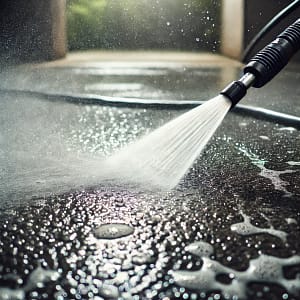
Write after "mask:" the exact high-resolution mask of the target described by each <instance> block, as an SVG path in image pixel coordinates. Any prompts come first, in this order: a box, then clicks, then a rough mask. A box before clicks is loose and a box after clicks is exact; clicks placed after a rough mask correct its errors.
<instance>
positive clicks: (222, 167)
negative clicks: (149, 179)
mask: <svg viewBox="0 0 300 300" xmlns="http://www.w3.org/2000/svg"><path fill="white" fill-rule="evenodd" d="M147 63H148V62H147ZM128 64H129V62H128ZM168 64H169V63H168ZM153 65H154V64H153ZM175 65H177V67H178V62H177V63H175ZM98 67H99V70H101V72H104V71H103V70H104V69H105V68H104V67H101V66H98ZM223 67H224V65H223ZM59 68H62V67H61V66H60V67H59ZM185 68H186V69H185V70H184V69H182V66H181V67H178V68H177V69H176V68H174V67H171V66H170V65H164V66H162V65H160V64H156V66H155V67H154V66H152V67H150V66H149V65H148V66H147V67H145V66H143V67H139V66H136V64H134V66H131V72H132V73H134V72H135V73H138V72H139V71H140V72H146V73H147V72H148V74H144V75H142V74H136V75H132V74H131V75H128V74H127V75H126V76H125V75H124V76H121V75H116V74H115V75H112V74H111V75H109V74H106V75H105V76H103V75H101V74H98V75H97V74H96V75H95V74H94V75H91V74H88V75H86V74H85V73H88V72H90V69H89V68H87V69H86V70H85V69H84V68H82V70H83V71H80V72H79V73H78V74H77V73H76V75H74V73H75V71H74V69H73V67H72V68H71V67H70V66H69V67H67V66H64V67H63V68H62V69H59V70H58V66H49V69H48V67H47V68H45V69H38V70H37V71H35V72H33V71H32V72H29V73H28V77H27V78H26V80H25V77H26V76H24V74H18V75H16V77H15V80H14V81H11V82H10V83H11V86H14V85H15V87H16V88H17V87H21V85H20V84H21V79H20V78H21V77H22V76H23V79H24V80H23V85H22V87H27V88H32V87H35V88H36V89H42V88H43V86H45V87H46V86H47V85H48V86H49V82H51V83H53V85H52V84H51V85H50V86H52V91H64V90H65V89H68V90H71V91H80V90H81V89H82V88H84V87H86V86H88V84H96V83H99V82H100V83H103V82H104V83H106V84H112V83H120V82H121V83H122V84H124V83H126V82H127V83H130V84H131V85H129V87H131V89H130V88H129V89H128V90H126V88H124V89H123V90H122V89H120V90H118V88H117V87H116V89H115V90H113V86H110V88H112V90H108V89H106V91H105V89H102V90H101V89H100V90H97V93H100V94H103V93H104V92H105V93H106V94H107V95H111V93H112V94H113V95H115V96H121V95H122V96H136V97H142V96H145V98H151V95H152V97H154V98H155V97H156V98H168V99H174V98H177V99H178V98H182V99H189V98H195V97H196V96H197V97H201V98H202V99H203V98H204V97H206V96H207V97H210V96H212V95H215V94H216V91H218V90H219V88H220V85H223V79H222V80H221V79H220V68H221V66H220V65H217V66H213V64H212V65H210V66H209V67H208V69H207V66H206V67H203V68H201V67H200V66H198V67H197V68H195V67H191V66H190V69H189V68H188V66H186V67H185ZM226 68H227V70H232V73H230V72H228V74H227V75H228V78H227V77H226V79H229V77H234V76H233V74H236V72H238V71H237V66H236V65H232V67H230V64H229V66H228V65H227V64H226ZM116 69H117V67H115V69H114V68H111V67H109V68H107V71H106V72H113V71H115V72H116ZM96 70H97V67H95V68H93V70H92V71H93V72H94V73H95V71H96ZM124 70H125V71H126V72H127V73H128V72H129V71H130V68H127V67H125V66H124V68H123V72H124ZM178 70H181V71H180V72H179V71H178ZM150 71H151V72H150ZM10 72H12V71H10ZM101 72H100V73H101ZM118 72H120V70H118ZM149 72H150V73H151V74H150V73H149ZM153 72H154V73H153ZM155 72H160V75H158V74H156V75H155ZM221 73H222V72H221ZM225 73H226V72H225ZM11 74H12V73H10V75H8V76H7V77H5V78H6V79H5V80H6V81H5V80H4V81H3V82H2V85H3V86H4V85H5V84H6V85H8V83H9V78H12V77H9V76H12V75H11ZM43 74H44V75H43ZM68 74H73V75H72V76H71V75H70V77H69V76H68ZM197 74H198V75H197ZM230 74H231V75H230ZM46 75H47V76H48V75H49V76H50V77H49V78H52V79H49V78H48V77H46ZM43 76H45V77H43ZM51 76H52V77H51ZM280 76H281V77H279V79H278V81H276V82H275V84H274V85H273V86H272V88H271V87H268V86H267V87H266V89H265V90H264V91H263V90H261V92H262V93H265V94H263V95H265V96H264V97H266V98H264V105H265V106H266V107H267V106H270V107H276V108H278V109H279V111H284V112H293V113H294V114H297V112H298V111H299V102H298V103H297V99H298V98H297V97H298V96H299V87H298V86H297V84H296V81H293V80H289V79H292V78H297V76H299V69H297V67H296V66H292V67H291V69H289V70H287V71H286V72H284V73H283V74H280ZM28 78H29V79H28ZM43 78H45V80H44V79H43ZM54 78H56V79H55V80H54ZM201 78H202V79H203V78H204V79H205V82H206V83H207V84H206V83H205V84H204V83H203V81H202V80H200V79H201ZM284 78H285V79H284ZM46 79H47V80H46ZM75 79H76V80H75ZM232 79H234V78H232ZM280 79H284V80H282V81H280ZM56 80H57V81H56ZM73 80H75V81H73ZM155 80H156V81H155ZM174 80H175V81H176V80H179V81H177V83H176V84H175V82H174ZM276 80H277V79H276ZM154 81H155V82H154ZM221 81H222V82H221ZM225 81H226V80H225ZM37 82H38V83H39V84H38V85H37ZM170 82H171V84H170ZM201 82H202V83H201ZM279 82H280V84H279ZM67 83H68V84H67ZM285 83H286V85H288V86H290V87H291V88H292V89H293V91H296V93H295V94H293V95H292V96H290V97H288V98H287V93H286V90H285V89H284V88H283V86H285ZM133 84H136V86H133ZM139 84H141V85H142V88H138V87H140V86H139ZM201 84H202V85H201ZM200 85H201V86H200ZM149 86H150V87H151V88H149ZM106 87H108V85H106ZM76 89H78V90H76ZM151 91H152V92H151ZM155 91H156V92H157V93H156V94H155ZM268 91H269V92H268ZM153 92H154V93H153ZM259 92H260V91H259ZM254 93H255V91H253V92H251V94H250V93H249V96H248V98H247V100H246V101H252V103H257V102H258V98H256V97H258V96H256V94H254ZM297 93H298V94H297ZM257 95H258V94H257ZM260 95H262V94H260ZM297 95H298V96H297ZM146 96H147V97H146ZM274 99H278V101H277V100H276V101H275V100H274ZM0 103H1V104H0V105H1V113H0V124H1V128H2V131H1V138H0V145H1V152H0V168H1V186H0V188H1V200H0V201H1V212H0V215H1V217H0V299H7V298H8V296H7V295H9V296H10V297H11V299H118V298H119V299H240V298H248V299H299V297H300V286H299V282H298V281H297V278H299V266H300V264H299V261H298V258H299V255H300V243H299V238H298V237H299V233H300V223H299V222H300V176H299V175H300V135H299V131H298V130H296V129H293V128H291V127H284V126H282V125H278V124H276V122H273V123H272V122H267V121H262V120H256V119H254V118H252V117H249V116H247V115H237V114H234V113H232V112H230V113H229V114H228V116H227V117H226V118H225V120H224V122H223V124H222V126H221V127H220V128H219V129H218V131H217V132H216V134H215V135H214V137H213V139H212V140H211V141H210V143H209V144H208V146H207V148H206V150H205V152H204V153H203V155H202V156H201V157H200V158H199V160H198V161H197V162H196V163H195V165H194V166H193V168H192V169H191V170H190V172H189V174H188V175H187V176H186V177H185V178H184V179H183V180H182V182H181V183H180V184H179V186H178V187H177V188H175V189H174V190H172V191H170V192H162V191H155V190H143V189H140V188H139V187H136V186H130V185H127V184H125V183H120V182H117V183H116V182H111V181H102V182H97V183H95V182H93V181H92V179H90V182H89V174H90V173H89V171H88V169H87V168H82V169H81V171H82V172H81V173H80V172H78V170H80V166H81V163H80V162H79V163H78V164H76V160H75V159H74V153H75V154H76V155H79V156H78V159H80V158H81V155H84V156H85V157H86V156H89V157H90V156H91V157H93V161H94V159H95V157H96V158H97V157H103V156H104V157H105V156H108V155H109V154H110V153H112V152H113V151H115V150H116V149H119V148H120V147H122V146H123V145H125V144H127V143H128V142H129V141H132V140H134V139H136V138H137V137H138V136H140V135H142V134H144V133H146V132H148V131H150V130H151V129H153V128H156V127H158V126H159V125H161V124H163V123H164V122H166V121H167V120H169V119H171V118H173V117H175V116H177V115H179V114H180V113H182V112H184V111H181V110H180V111H179V110H157V109H153V108H149V109H144V108H141V109H138V108H137V109H133V108H116V107H104V106H99V105H82V104H78V105H77V104H74V103H66V102H60V101H56V102H53V101H49V100H47V99H44V98H40V97H36V98H35V97H28V96H25V95H24V96H21V95H18V96H16V95H15V94H11V93H3V92H2V93H1V101H0ZM37 145H40V147H38V149H36V147H35V146H37ZM76 155H75V157H76ZM90 167H91V168H92V166H90ZM96 171H97V172H100V173H101V172H102V171H103V170H101V169H99V170H96ZM83 173H85V174H83ZM51 191H52V195H51ZM104 224H111V225H112V228H111V230H110V231H109V229H108V231H109V232H111V233H115V231H114V229H113V228H114V227H116V224H121V225H120V226H124V225H128V226H129V227H126V226H125V227H126V228H130V229H132V230H129V231H128V232H130V234H128V235H126V236H123V237H118V238H115V239H111V238H110V239H106V238H103V236H102V237H101V236H97V234H95V233H96V232H97V229H99V228H103V227H101V226H103V225H104ZM195 242H201V243H202V244H200V245H202V246H203V247H204V248H201V249H202V250H201V249H200V248H197V247H199V244H194V243H195ZM195 245H198V246H197V247H196V246H195ZM195 247H196V248H195ZM195 249H196V250H195ZM197 249H198V250H197ZM199 249H200V250H199ZM203 249H204V250H203ZM266 257H271V258H270V259H269V258H268V259H265V258H266ZM279 258H280V259H281V258H282V259H285V258H292V259H293V261H294V262H293V263H288V262H287V260H282V261H283V262H281V260H278V259H279ZM256 259H258V260H259V259H265V260H264V264H261V265H259V264H258V265H257V264H255V262H257V260H256ZM270 261H271V262H270ZM216 264H220V265H221V266H222V267H220V266H219V265H218V267H213V266H216ZM209 266H211V267H209ZM253 266H256V267H257V271H255V272H254V271H251V268H252V267H253ZM206 268H208V269H209V268H210V270H211V271H212V272H215V273H211V272H210V273H207V271H206V273H194V272H201V271H202V272H203V271H204V270H205V269H206ZM218 268H221V271H220V270H219V269H218ZM254 269H255V268H254ZM214 270H216V271H214ZM222 270H223V272H222ZM228 270H229V271H228ZM230 270H232V271H230ZM267 270H271V271H270V272H269V273H267V274H266V271H267ZM272 270H274V271H272ZM178 271H180V272H186V271H188V272H187V273H178ZM225 271H226V272H225ZM176 272H177V273H176ZM224 272H225V273H224ZM228 272H231V273H228ZM179 274H185V275H186V276H187V277H185V278H187V280H182V278H181V279H180V276H179ZM193 274H198V275H197V276H198V277H199V276H200V275H201V274H202V275H203V274H204V275H203V276H204V278H210V282H209V284H206V283H204V282H203V281H201V280H199V281H197V278H198V277H197V276H196V277H193V276H194V275H193ZM232 274H233V275H232ZM247 274H248V275H249V276H248V275H247ZM202 275H201V276H202ZM208 276H212V277H208ZM193 278H194V279H193ZM195 278H196V279H195ZM199 278H201V277H199ZM247 278H248V279H247ZM192 279H193V280H194V281H195V280H196V281H195V282H194V281H193V280H192ZM193 282H194V284H193ZM297 282H298V283H297ZM242 287H243V292H241V289H242ZM5 297H6V298H5ZM238 297H239V298H238ZM8 299H10V298H8Z"/></svg>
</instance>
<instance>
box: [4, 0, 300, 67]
mask: <svg viewBox="0 0 300 300" xmlns="http://www.w3.org/2000/svg"><path fill="white" fill-rule="evenodd" d="M292 2H294V1H291V0H268V1H267V0H265V1H261V0H253V1H249V0H241V1H234V0H226V1H225V0H223V1H214V0H213V1H208V0H186V1H181V0H151V1H146V0H140V1H134V0H124V1H117V0H109V1H108V0H52V1H38V0H28V1H21V0H10V1H5V0H2V1H1V2H0V46H1V47H0V58H1V61H2V64H3V62H5V63H6V62H18V61H21V62H24V61H25V62H26V61H43V60H53V59H57V58H61V57H64V56H65V55H66V53H67V51H74V50H87V49H110V50H111V49H123V50H125V49H126V50H134V49H137V50H141V49H143V50H150V49H151V50H154V49H155V50H158V49H159V50H163V49H164V50H176V51H177V50H188V51H198V52H199V51H208V52H212V53H221V54H223V55H225V56H229V57H232V58H235V59H238V60H241V59H242V57H243V51H244V50H245V48H246V46H247V45H248V44H249V42H250V41H251V39H252V38H253V37H254V36H255V35H256V34H257V33H258V32H259V31H260V30H261V28H262V27H263V26H264V25H265V24H266V23H267V22H269V21H270V20H271V19H272V18H273V16H274V15H276V13H278V12H279V11H280V10H282V9H283V8H284V7H286V6H287V5H289V4H291V3H292ZM299 12H300V10H299V7H298V8H297V9H295V10H294V11H293V12H292V13H291V14H290V15H288V16H287V17H285V18H284V19H283V21H281V22H280V23H279V24H278V25H277V26H274V27H273V28H272V30H271V31H270V33H269V34H268V35H266V36H265V37H264V38H262V39H261V40H259V42H258V43H257V45H256V47H254V49H253V52H252V54H254V52H255V51H257V50H258V49H260V48H261V47H262V46H264V45H265V44H266V43H267V42H269V41H270V40H271V39H272V38H273V37H274V36H275V35H276V34H278V33H279V32H280V31H281V30H283V29H284V28H285V27H286V26H287V25H289V24H290V23H292V22H293V21H294V20H295V18H296V17H297V16H299ZM298 57H299V56H298Z"/></svg>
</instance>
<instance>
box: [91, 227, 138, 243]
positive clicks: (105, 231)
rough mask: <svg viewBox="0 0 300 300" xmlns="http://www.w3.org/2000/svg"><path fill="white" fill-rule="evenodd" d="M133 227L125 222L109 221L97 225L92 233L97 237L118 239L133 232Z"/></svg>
mask: <svg viewBox="0 0 300 300" xmlns="http://www.w3.org/2000/svg"><path fill="white" fill-rule="evenodd" d="M133 232H134V228H132V227H131V226H129V225H127V224H119V223H111V224H104V225H101V226H99V227H98V228H96V229H95V230H94V235H95V237H96V238H98V239H106V240H112V239H118V238H121V237H125V236H128V235H131V234H133Z"/></svg>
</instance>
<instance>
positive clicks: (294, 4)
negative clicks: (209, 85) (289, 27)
mask: <svg viewBox="0 0 300 300" xmlns="http://www.w3.org/2000/svg"><path fill="white" fill-rule="evenodd" d="M299 6H300V0H295V1H293V2H292V3H290V4H289V5H287V6H286V7H285V8H284V9H282V10H281V11H280V12H279V13H278V14H276V15H275V16H274V17H273V18H272V19H271V20H270V21H269V22H268V23H267V24H266V25H265V26H264V27H263V28H262V29H261V30H260V31H259V32H258V33H257V35H256V36H255V37H254V38H253V39H252V40H251V42H250V43H249V45H248V46H247V47H246V49H245V51H244V54H243V58H242V61H243V62H247V61H248V59H249V54H250V52H251V51H252V49H253V48H254V47H255V45H256V44H257V43H258V41H259V40H261V39H262V38H263V36H265V35H266V34H267V33H268V32H269V31H270V30H271V29H272V28H273V27H274V26H276V25H277V24H278V23H280V22H281V20H283V19H284V18H285V17H286V16H288V15H289V14H290V13H291V12H293V11H294V10H295V9H296V8H298V7H299Z"/></svg>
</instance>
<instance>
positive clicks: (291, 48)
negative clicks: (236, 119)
mask: <svg viewBox="0 0 300 300" xmlns="http://www.w3.org/2000/svg"><path fill="white" fill-rule="evenodd" d="M299 49H300V18H299V19H298V20H297V21H296V22H295V23H293V24H292V25H290V26H289V27H287V28H286V29H285V30H284V31H283V32H282V33H281V34H279V35H278V36H277V38H276V39H275V40H274V41H273V42H271V43H270V44H269V45H267V46H266V47H265V48H263V49H262V50H261V51H259V52H258V53H257V54H256V55H255V56H254V57H253V58H252V59H250V61H249V63H248V64H247V65H246V66H245V67H244V76H242V77H241V78H240V79H239V80H237V81H233V82H232V83H230V84H229V85H228V86H227V87H226V88H225V89H224V90H223V91H222V92H221V94H222V95H225V96H226V97H227V98H229V99H230V100H231V102H232V107H233V106H235V105H236V104H237V103H238V102H239V101H240V100H241V99H242V98H243V97H244V96H245V95H246V92H247V89H248V88H250V87H251V86H253V87H255V88H260V87H262V86H264V85H265V84H266V83H267V82H269V81H270V80H271V79H272V78H273V77H274V76H275V75H276V74H278V73H279V72H280V71H281V70H282V69H283V68H284V66H285V65H286V64H287V63H288V62H289V60H290V59H291V57H292V56H293V55H294V54H295V53H296V52H297V51H298V50H299Z"/></svg>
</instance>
